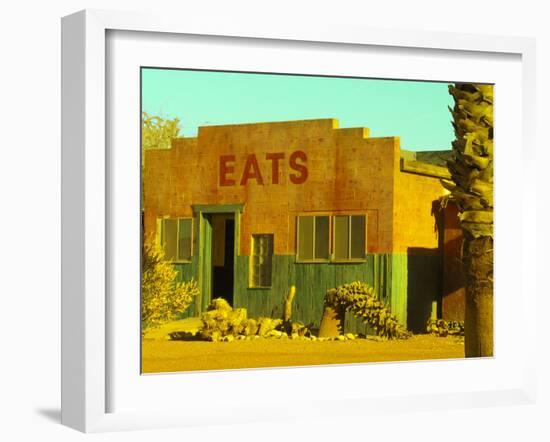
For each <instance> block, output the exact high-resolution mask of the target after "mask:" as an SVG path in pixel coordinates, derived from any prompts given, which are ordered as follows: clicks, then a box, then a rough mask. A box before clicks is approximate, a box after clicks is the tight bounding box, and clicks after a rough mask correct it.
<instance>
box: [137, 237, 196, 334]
mask: <svg viewBox="0 0 550 442" xmlns="http://www.w3.org/2000/svg"><path fill="white" fill-rule="evenodd" d="M141 267H142V269H141V270H142V273H141V323H142V329H143V330H145V329H147V328H151V327H157V326H159V325H161V324H163V323H165V322H168V321H171V320H174V319H175V318H176V316H177V315H178V314H180V313H183V312H184V311H185V310H186V309H187V308H188V307H189V305H190V304H191V302H193V299H194V298H195V296H197V295H198V294H199V288H198V286H197V283H196V281H194V280H191V281H187V282H178V281H177V280H176V278H177V272H176V270H175V269H174V267H173V266H172V264H170V263H169V262H168V261H166V260H165V258H164V252H163V250H162V248H161V247H160V246H158V245H157V244H156V243H155V242H154V241H149V242H147V243H145V244H144V246H143V256H142V264H141Z"/></svg>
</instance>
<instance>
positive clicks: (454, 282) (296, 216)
mask: <svg viewBox="0 0 550 442" xmlns="http://www.w3.org/2000/svg"><path fill="white" fill-rule="evenodd" d="M424 157H425V158H428V160H425V161H422V154H420V153H419V154H416V153H413V152H408V151H401V149H400V142H399V138H398V137H384V138H370V137H369V130H368V129H366V128H346V129H339V128H338V121H337V120H335V119H320V120H305V121H288V122H273V123H254V124H239V125H227V126H207V127H201V128H199V131H198V136H197V137H194V138H178V139H176V140H174V141H173V143H172V147H171V148H170V149H163V150H160V149H159V150H148V151H147V152H146V154H145V159H144V164H145V167H144V173H143V191H144V194H143V229H144V232H143V233H144V238H145V239H151V240H156V241H159V242H160V243H161V244H162V245H163V246H164V249H165V252H166V255H167V257H168V258H169V259H170V260H171V261H173V262H174V264H175V265H176V267H177V269H178V270H179V272H180V277H181V278H182V279H184V280H188V279H191V278H195V279H196V280H197V281H198V282H199V285H200V288H201V296H200V299H197V300H196V302H195V303H194V305H193V306H192V307H191V308H190V311H189V314H192V315H194V314H198V313H200V312H201V311H203V310H204V309H205V307H206V305H207V304H208V302H209V300H210V299H212V298H214V297H224V298H226V299H228V300H229V301H230V303H231V304H232V305H234V306H236V307H245V308H247V309H248V312H249V316H251V317H257V316H280V315H281V309H282V303H283V298H284V296H285V294H286V293H287V292H288V290H289V288H290V286H292V285H295V286H296V289H297V295H296V298H295V302H294V312H293V318H294V319H296V320H300V321H303V322H304V323H314V324H317V325H318V324H319V321H320V318H321V314H322V309H323V298H324V295H325V292H326V290H327V289H328V288H332V287H335V286H337V285H339V284H342V283H346V282H351V281H355V280H362V281H366V282H367V283H369V284H371V285H372V286H373V287H375V289H376V290H377V292H378V293H379V296H380V297H381V298H382V299H383V300H385V301H386V303H387V304H388V305H389V306H391V309H392V311H393V313H395V314H396V315H397V316H398V318H399V319H400V320H401V321H402V322H403V323H405V324H407V326H408V327H409V328H411V329H412V330H417V331H420V330H422V329H423V328H424V325H425V322H426V320H427V319H428V318H429V317H430V316H431V315H435V314H439V315H441V314H442V309H443V306H444V302H443V300H444V298H445V296H446V293H445V291H446V290H447V291H449V293H450V291H452V290H454V292H453V294H454V295H456V296H458V298H456V296H455V298H453V299H454V301H453V302H454V304H453V302H451V304H449V305H453V306H458V307H456V315H455V313H453V315H455V316H456V319H461V318H460V317H459V316H460V314H461V310H460V309H461V308H463V307H462V304H461V303H463V301H462V300H461V299H462V298H460V297H461V296H463V294H461V292H460V290H461V282H460V281H461V280H460V274H455V273H456V271H457V265H456V262H457V260H458V258H457V256H456V252H457V249H456V244H457V242H456V241H457V237H456V234H457V232H458V233H459V231H457V230H456V212H452V211H449V210H448V209H447V211H444V210H443V211H442V210H441V209H440V204H439V202H440V198H441V197H442V196H443V195H444V194H445V191H444V189H443V187H442V186H441V184H440V182H439V180H440V178H441V177H446V176H447V177H448V172H447V170H446V168H445V167H443V166H442V163H441V158H439V160H436V161H434V160H433V158H434V157H435V156H434V155H433V154H432V155H431V156H430V155H424ZM438 161H439V165H438V164H434V163H438ZM445 215H447V216H445ZM445 218H447V220H446V219H445ZM453 223H454V224H453ZM445 225H447V227H448V229H447V230H448V231H449V234H450V236H449V238H450V239H449V241H450V240H451V239H452V240H453V241H454V242H453V243H452V244H450V243H449V244H447V246H446V245H445V241H446V240H445ZM453 228H454V230H453ZM452 235H455V236H452ZM451 237H452V238H451ZM459 239H460V238H458V240H459ZM453 247H454V248H453ZM446 250H447V252H446ZM451 255H452V256H451ZM458 273H460V272H458ZM455 292H456V293H455ZM457 293H458V295H457ZM457 299H458V301H456V300H457ZM451 316H452V315H451ZM450 319H455V318H454V317H453V318H450ZM346 327H347V328H348V329H349V330H354V331H361V330H362V329H361V327H362V326H361V325H360V324H358V323H356V322H355V321H354V320H353V319H352V318H347V319H346Z"/></svg>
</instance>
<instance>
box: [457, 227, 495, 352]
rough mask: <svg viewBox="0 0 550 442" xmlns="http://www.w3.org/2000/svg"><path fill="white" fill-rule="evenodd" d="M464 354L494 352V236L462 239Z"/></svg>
mask: <svg viewBox="0 0 550 442" xmlns="http://www.w3.org/2000/svg"><path fill="white" fill-rule="evenodd" d="M463 256H464V271H465V276H466V311H465V318H464V326H465V329H464V334H465V337H464V344H465V355H466V357H479V356H493V239H492V238H491V237H487V236H485V237H480V238H467V237H466V238H465V239H464V255H463Z"/></svg>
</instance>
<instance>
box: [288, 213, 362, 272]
mask: <svg viewBox="0 0 550 442" xmlns="http://www.w3.org/2000/svg"><path fill="white" fill-rule="evenodd" d="M307 216H310V217H317V216H326V217H328V221H329V238H328V239H329V244H328V250H329V255H328V256H329V257H328V259H316V258H313V259H300V258H299V250H300V222H299V218H300V217H307ZM336 216H347V217H348V229H349V234H348V250H349V251H351V217H352V216H364V217H365V241H364V243H363V257H362V258H348V259H336V258H335V253H334V245H335V241H334V237H335V232H334V227H335V222H334V218H335V217H336ZM368 220H369V217H368V214H367V212H353V211H350V212H314V213H307V212H306V213H298V214H297V215H296V253H295V256H296V260H295V262H296V263H297V264H353V263H361V262H365V261H366V260H367V243H368V237H367V233H368ZM350 253H351V252H350ZM313 256H315V219H314V220H313Z"/></svg>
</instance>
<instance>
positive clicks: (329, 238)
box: [296, 212, 332, 264]
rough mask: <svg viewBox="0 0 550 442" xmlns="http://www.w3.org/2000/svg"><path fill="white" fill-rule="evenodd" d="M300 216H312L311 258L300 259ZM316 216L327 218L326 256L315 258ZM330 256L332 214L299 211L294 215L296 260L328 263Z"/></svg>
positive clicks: (310, 262)
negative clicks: (324, 257)
mask: <svg viewBox="0 0 550 442" xmlns="http://www.w3.org/2000/svg"><path fill="white" fill-rule="evenodd" d="M300 217H302V218H304V217H312V218H313V230H312V234H313V241H312V246H313V254H312V256H313V258H312V259H300V254H299V250H300V221H299V218H300ZM316 217H327V218H328V258H327V259H319V258H315V224H316V223H315V218H316ZM331 257H332V215H331V214H330V213H323V212H316V213H300V214H298V215H296V262H297V263H300V264H302V263H303V264H312V263H313V264H323V263H325V264H326V263H330V262H331Z"/></svg>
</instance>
